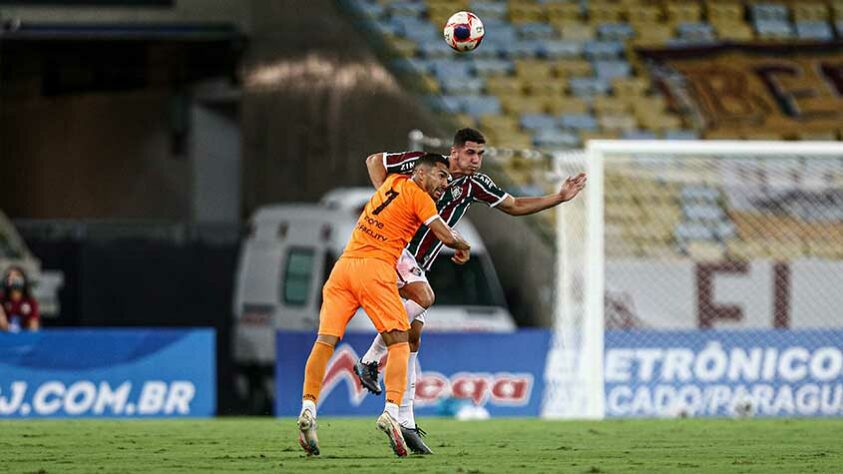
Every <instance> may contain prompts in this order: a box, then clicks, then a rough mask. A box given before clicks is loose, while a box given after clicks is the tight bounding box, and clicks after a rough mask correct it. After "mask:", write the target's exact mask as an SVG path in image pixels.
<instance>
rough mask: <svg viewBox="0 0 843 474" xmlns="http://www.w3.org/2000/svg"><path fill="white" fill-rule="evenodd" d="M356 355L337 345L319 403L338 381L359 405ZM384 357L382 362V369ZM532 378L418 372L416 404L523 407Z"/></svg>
mask: <svg viewBox="0 0 843 474" xmlns="http://www.w3.org/2000/svg"><path fill="white" fill-rule="evenodd" d="M357 358H358V356H357V353H356V352H355V351H354V349H353V348H352V347H351V346H350V345H348V344H342V345H340V346H339V347H338V348H337V350H336V351H335V352H334V356H333V357H332V358H331V360H330V362H328V368H327V369H326V370H325V378H324V379H323V382H322V394H323V395H322V396H321V397H320V400H319V401H320V404H321V402H322V401H324V400H326V399H327V398H328V395H329V394H330V393H331V391H333V389H334V388H336V387H337V385H339V384H340V383H341V382H343V381H345V382H346V384H347V386H348V393H349V400H348V401H349V403H350V404H351V405H352V406H360V404H361V403H363V399H365V398H366V393H367V392H366V390H365V389H364V388H363V387H362V386H361V385H360V381H359V380H358V379H357V376H356V375H355V374H354V363H355V362H356V361H357ZM385 361H386V357H384V358H383V359H382V360H381V363H380V366H381V368H383V365H384V364H385ZM532 389H533V375H532V374H530V373H509V372H498V373H488V372H456V373H454V374H452V375H451V376H450V377H449V376H447V375H445V374H443V373H442V372H438V371H420V373H419V376H418V377H417V379H416V403H417V404H418V405H419V406H427V405H432V404H435V403H437V402H438V401H440V400H441V399H446V398H457V399H465V400H471V401H472V402H474V404H475V405H486V404H491V405H497V406H525V405H527V404H528V403H529V402H530V396H531V394H532Z"/></svg>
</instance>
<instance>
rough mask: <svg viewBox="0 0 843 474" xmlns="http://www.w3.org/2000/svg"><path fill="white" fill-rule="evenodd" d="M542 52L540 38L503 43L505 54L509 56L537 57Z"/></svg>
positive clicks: (515, 57)
mask: <svg viewBox="0 0 843 474" xmlns="http://www.w3.org/2000/svg"><path fill="white" fill-rule="evenodd" d="M541 52H542V42H541V41H540V40H521V41H515V42H513V43H507V44H504V45H503V54H504V55H505V56H506V57H508V58H513V59H517V58H535V57H537V56H539V54H541Z"/></svg>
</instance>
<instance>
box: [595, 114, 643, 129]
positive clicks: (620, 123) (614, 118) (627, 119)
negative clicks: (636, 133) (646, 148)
mask: <svg viewBox="0 0 843 474" xmlns="http://www.w3.org/2000/svg"><path fill="white" fill-rule="evenodd" d="M597 123H598V124H599V125H600V129H601V130H620V131H625V130H635V128H636V127H637V126H638V121H637V120H635V117H633V116H631V115H626V114H606V115H600V116H598V117H597Z"/></svg>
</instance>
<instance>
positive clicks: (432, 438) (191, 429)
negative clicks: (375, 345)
mask: <svg viewBox="0 0 843 474" xmlns="http://www.w3.org/2000/svg"><path fill="white" fill-rule="evenodd" d="M421 421H422V427H423V428H424V429H425V430H427V431H428V433H429V435H428V438H427V440H428V441H429V444H430V446H431V448H432V449H433V450H434V452H435V454H434V455H432V456H427V457H421V456H411V457H409V458H406V459H398V458H396V457H395V456H393V455H392V452H391V450H390V449H389V447H388V444H387V440H386V436H385V435H383V434H382V433H380V432H379V431H377V430H376V429H375V420H374V418H372V419H363V418H357V419H337V418H330V417H323V418H320V419H319V424H320V426H319V436H320V441H321V447H322V456H320V457H318V458H311V459H308V458H307V457H306V456H305V455H304V453H303V452H302V450H301V448H299V446H298V443H297V441H296V430H295V421H294V420H293V419H271V418H219V419H212V420H163V421H151V420H106V421H86V420H70V421H54V420H33V421H17V420H7V421H0V472H27V473H66V472H80V473H96V472H120V473H125V472H142V473H156V472H214V473H219V472H315V473H319V474H323V473H326V472H336V473H345V472H367V471H368V472H378V473H381V474H383V473H392V472H412V473H425V472H431V473H438V472H443V473H444V472H461V473H481V472H504V473H515V472H531V473H533V472H553V473H556V472H576V473H595V472H606V473H612V472H617V473H627V472H648V473H649V472H666V473H667V472H669V473H674V472H700V473H703V472H705V473H709V472H759V473H761V472H763V473H767V472H786V473H795V472H841V470H843V443H841V439H843V420H836V419H835V420H832V419H820V420H811V419H786V420H761V419H750V420H728V419H720V420H702V419H682V420H640V421H639V420H621V421H603V422H554V421H539V420H534V419H501V420H489V421H473V422H460V421H454V420H446V419H424V420H421Z"/></svg>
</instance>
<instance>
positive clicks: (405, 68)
mask: <svg viewBox="0 0 843 474" xmlns="http://www.w3.org/2000/svg"><path fill="white" fill-rule="evenodd" d="M391 64H392V68H393V69H394V70H395V71H397V72H398V73H400V74H401V73H403V74H422V75H423V74H428V73H430V72H431V71H432V68H431V64H430V62H429V61H426V60H424V59H418V58H401V59H396V60H394V61H392V63H391Z"/></svg>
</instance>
